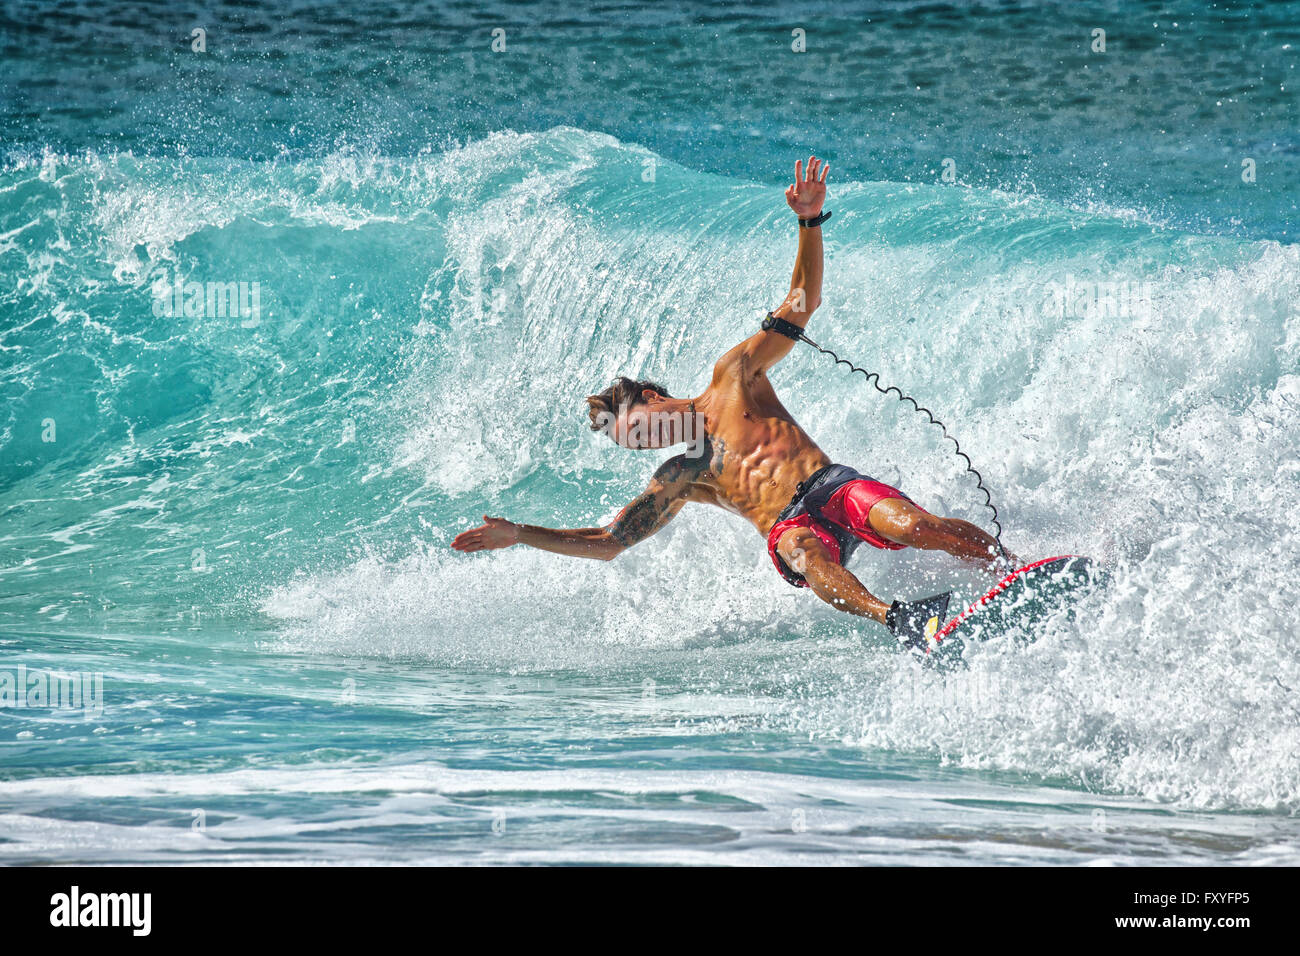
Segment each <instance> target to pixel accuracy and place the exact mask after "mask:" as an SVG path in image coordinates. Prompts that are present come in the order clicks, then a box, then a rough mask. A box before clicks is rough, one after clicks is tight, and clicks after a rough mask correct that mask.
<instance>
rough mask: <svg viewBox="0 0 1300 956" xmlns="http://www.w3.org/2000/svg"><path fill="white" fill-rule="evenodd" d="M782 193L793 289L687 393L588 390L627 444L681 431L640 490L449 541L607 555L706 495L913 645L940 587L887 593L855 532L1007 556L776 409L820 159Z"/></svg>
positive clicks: (776, 551) (839, 602) (838, 601)
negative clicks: (853, 463) (556, 519)
mask: <svg viewBox="0 0 1300 956" xmlns="http://www.w3.org/2000/svg"><path fill="white" fill-rule="evenodd" d="M794 169H795V181H794V183H793V184H791V185H790V186H789V187H788V188H787V189H786V191H785V199H786V202H787V203H788V204H789V205H790V208H791V209H792V210H794V213H795V215H796V216H797V217H798V218H799V251H798V254H797V256H796V258H795V264H794V275H793V276H792V278H791V280H790V292H789V294H788V295H787V296H786V298H785V301H784V302H782V303H781V307H780V308H778V309H777V310H776V311H775V312H773V313H769V317H768V321H767V322H765V323H764V328H763V330H761V331H759V332H757V333H755V334H754V335H752V336H750V337H749V338H747V339H745V341H743V342H741V343H740V344H739V345H737V346H736V347H735V348H733V349H731V351H729V352H727V353H726V354H725V355H723V356H722V358H720V359H719V360H718V362H717V364H716V365H714V367H713V381H712V382H711V383H710V384H709V387H708V389H707V390H705V392H704V394H703V395H700V396H698V397H696V398H691V399H685V398H672V397H670V396H669V394H668V392H667V391H666V390H665V389H664V388H662V387H660V386H658V385H655V384H654V383H653V382H645V381H641V382H638V381H633V380H632V379H628V378H620V379H618V380H616V381H615V382H614V384H613V385H612V386H610V387H609V388H607V389H605V390H604V391H603V392H600V393H599V394H597V395H592V396H590V397H589V398H588V399H587V403H588V406H589V409H588V413H589V416H590V418H591V427H592V428H593V429H594V430H597V431H602V432H604V433H605V434H607V435H608V436H609V437H610V438H612V439H613V440H614V441H615V442H617V443H618V444H619V445H622V446H623V447H625V448H667V447H669V446H671V445H675V444H679V443H682V442H685V443H687V450H686V452H685V453H684V454H680V455H677V456H675V457H673V458H670V459H668V461H666V462H664V463H663V464H662V465H661V466H660V467H659V470H658V471H656V472H655V474H654V477H653V478H651V479H650V484H649V485H648V486H647V488H646V490H645V491H644V492H643V493H642V494H641V495H639V496H638V497H637V498H636V499H635V500H634V501H632V502H631V503H630V504H629V505H628V506H627V507H626V508H624V509H623V510H622V511H620V512H619V514H618V516H617V517H616V518H615V519H614V520H613V521H612V522H610V523H609V524H608V525H607V526H605V527H603V528H577V529H571V530H558V529H552V528H541V527H537V526H535V525H526V524H516V523H514V522H512V521H507V520H506V519H504V518H490V517H488V516H487V515H484V516H483V520H484V524H483V525H481V526H480V527H477V528H473V529H471V530H469V531H465V532H462V533H461V534H459V535H457V536H456V539H455V540H454V541H453V542H452V545H451V546H452V547H453V548H455V549H456V550H458V551H467V552H472V551H485V550H492V549H496V548H508V547H510V546H511V545H514V544H526V545H529V546H530V547H534V548H541V549H542V550H544V551H553V552H555V553H556V554H566V555H571V556H573V557H581V558H597V559H600V560H602V561H608V560H610V559H611V558H614V557H615V556H617V555H619V554H621V553H622V552H623V551H625V550H627V549H628V548H630V547H631V546H632V545H634V544H636V543H637V542H639V541H643V540H645V539H646V538H648V537H650V536H651V535H652V534H654V533H655V532H656V531H658V530H659V529H660V528H662V527H664V525H666V524H667V523H668V522H669V521H671V520H672V518H673V517H674V516H675V515H676V514H677V512H678V511H680V510H681V509H682V506H683V505H685V504H686V503H687V502H689V501H695V502H702V503H705V504H711V505H717V506H719V507H721V508H725V509H727V510H728V511H733V512H735V513H736V514H739V515H741V516H743V517H745V518H747V519H748V520H749V522H750V523H751V524H753V525H754V527H756V528H757V529H758V530H759V532H760V533H761V534H762V535H763V536H764V537H766V538H767V545H768V552H769V554H770V555H771V557H772V561H773V563H774V564H775V565H776V569H777V571H778V572H780V574H781V576H782V577H784V578H785V579H786V580H787V581H789V582H790V583H791V584H794V585H796V586H799V587H808V588H811V589H812V591H813V593H814V594H816V595H817V596H818V597H819V598H821V599H822V600H823V601H825V602H827V603H828V604H830V605H831V606H832V607H834V608H836V609H837V610H840V611H846V612H848V613H850V614H857V615H860V616H862V617H869V618H871V619H872V620H873V621H878V622H879V623H881V624H884V625H886V626H887V627H888V628H889V629H890V631H891V632H893V633H894V634H895V635H896V636H897V637H898V638H899V639H900V640H902V641H904V642H906V643H908V644H912V645H915V646H923V643H924V639H925V637H926V636H927V631H928V634H931V635H932V634H933V633H934V627H935V626H936V622H937V623H939V624H941V623H942V622H943V615H944V614H945V613H946V610H947V603H948V597H949V596H948V595H947V594H942V595H937V596H935V597H933V598H927V599H925V600H922V601H915V602H908V601H894V602H893V603H892V604H887V603H885V602H884V601H882V600H880V599H879V598H877V597H875V596H874V595H873V594H871V592H869V591H868V590H867V589H866V588H865V587H864V586H863V585H862V582H860V581H859V580H858V579H857V578H856V577H854V576H853V575H852V574H850V573H849V571H848V570H847V569H846V568H845V567H844V563H845V561H847V559H848V556H849V553H850V552H851V551H852V549H853V548H855V547H856V546H857V544H858V543H859V542H861V541H866V542H867V543H868V544H871V545H873V546H875V547H877V548H882V549H888V550H899V549H901V548H907V547H911V548H922V549H925V550H938V551H946V552H947V553H949V554H952V555H955V556H956V557H958V558H962V559H965V560H967V561H970V562H974V563H976V564H978V565H979V566H981V567H983V568H986V569H989V570H992V571H997V570H1000V569H1003V568H1006V567H1007V564H1008V562H1012V564H1011V566H1012V567H1014V566H1016V564H1018V562H1016V559H1015V557H1014V556H1013V555H1009V554H999V548H998V543H997V541H996V540H995V539H994V538H993V537H991V536H990V535H988V534H986V533H985V532H983V531H981V530H980V529H979V528H977V527H976V526H975V525H973V524H971V523H970V522H967V521H962V520H959V519H957V518H941V517H939V516H938V515H933V514H930V513H929V512H928V511H926V510H925V509H924V508H922V507H920V506H919V505H917V504H916V503H915V502H913V501H912V500H911V499H909V498H908V497H907V496H906V495H904V494H903V492H901V491H899V490H898V489H897V488H892V487H890V486H889V485H886V484H883V483H882V482H878V481H874V480H872V479H870V478H867V477H865V476H863V475H860V474H858V473H857V472H855V471H854V470H853V469H851V468H848V467H846V466H843V465H833V464H832V463H831V460H830V459H829V458H828V457H827V456H826V454H825V453H824V452H823V451H822V450H821V449H820V448H818V447H817V445H816V443H815V442H814V441H813V440H812V439H811V438H810V437H808V434H807V433H806V432H805V431H804V430H803V429H802V428H800V427H799V425H798V424H796V422H795V420H794V418H793V416H791V414H790V413H789V412H788V411H786V409H785V407H784V406H783V405H782V404H781V401H780V399H778V398H777V397H776V392H775V391H774V390H773V388H772V383H771V382H770V381H769V380H768V377H767V375H768V370H769V369H771V368H772V366H774V365H775V364H776V363H777V362H779V361H781V359H783V358H784V357H785V356H786V355H788V354H789V353H790V351H791V349H793V348H794V344H795V340H794V338H792V337H790V336H797V335H798V334H799V330H802V329H803V328H804V327H805V326H806V325H807V323H808V319H809V318H810V317H811V316H812V314H813V312H814V311H816V309H817V306H818V305H819V304H820V302H821V289H822V230H821V223H822V222H823V221H824V220H825V219H827V218H829V216H830V213H825V214H823V213H822V206H823V204H824V202H825V200H826V175H827V172H828V171H829V169H830V167H829V166H827V165H826V164H825V163H824V162H823V161H822V160H819V159H817V158H816V157H815V156H811V157H809V159H808V166H807V170H806V171H805V170H804V168H803V163H802V162H796V163H795V167H794Z"/></svg>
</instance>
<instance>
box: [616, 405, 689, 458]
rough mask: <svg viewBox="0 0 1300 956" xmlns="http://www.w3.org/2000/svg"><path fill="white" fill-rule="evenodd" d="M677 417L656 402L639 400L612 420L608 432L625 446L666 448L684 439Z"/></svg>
mask: <svg viewBox="0 0 1300 956" xmlns="http://www.w3.org/2000/svg"><path fill="white" fill-rule="evenodd" d="M675 417H677V416H674V415H673V414H672V413H670V412H666V411H663V409H662V407H661V406H660V405H659V404H658V403H657V402H640V403H638V404H636V405H630V406H628V407H626V408H624V409H623V410H622V411H621V412H620V413H619V414H618V416H617V417H616V418H614V419H613V420H612V421H610V422H609V423H608V425H607V426H606V434H607V435H609V437H610V438H612V439H614V441H616V442H617V443H618V444H620V445H622V446H623V447H624V448H667V447H668V446H670V445H673V444H675V443H676V442H678V441H680V440H681V439H680V438H678V437H676V435H677V432H678V431H679V428H678V427H675V425H676V424H677V423H675V422H674V418H675Z"/></svg>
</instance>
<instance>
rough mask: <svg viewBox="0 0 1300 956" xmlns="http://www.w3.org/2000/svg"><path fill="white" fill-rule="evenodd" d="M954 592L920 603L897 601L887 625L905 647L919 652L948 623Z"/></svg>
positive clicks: (889, 615) (887, 619)
mask: <svg viewBox="0 0 1300 956" xmlns="http://www.w3.org/2000/svg"><path fill="white" fill-rule="evenodd" d="M951 599H952V592H951V591H945V592H944V593H943V594H936V595H935V596H934V597H928V598H922V599H921V600H919V601H895V602H894V603H893V604H891V605H890V606H889V612H888V613H887V614H886V615H885V625H886V626H887V627H888V628H889V630H890V632H891V633H892V634H893V635H894V636H895V637H896V638H898V639H899V640H900V641H902V642H903V643H904V644H905V645H907V646H908V647H910V648H913V649H915V650H918V651H924V650H925V649H926V643H927V641H928V640H929V639H930V638H932V637H934V633H935V631H937V630H939V628H941V627H943V625H944V624H946V623H947V621H948V602H949V601H950V600H951Z"/></svg>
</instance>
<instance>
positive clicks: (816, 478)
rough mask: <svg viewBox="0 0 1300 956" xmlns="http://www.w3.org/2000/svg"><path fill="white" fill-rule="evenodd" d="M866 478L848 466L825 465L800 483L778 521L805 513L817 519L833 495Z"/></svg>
mask: <svg viewBox="0 0 1300 956" xmlns="http://www.w3.org/2000/svg"><path fill="white" fill-rule="evenodd" d="M866 477H867V476H866V475H864V474H861V473H860V472H858V471H856V470H855V469H853V468H850V467H849V466H848V465H823V466H822V467H821V468H818V469H817V470H816V471H814V472H813V473H812V474H811V475H809V476H808V477H807V478H805V479H804V480H803V481H801V482H799V484H798V486H797V487H796V488H795V490H794V497H793V498H791V499H790V503H789V504H788V505H786V506H785V509H784V510H783V511H782V512H781V514H780V515H778V516H777V519H776V520H777V521H784V520H786V519H787V518H794V517H797V516H798V515H801V514H804V513H805V512H806V513H808V514H811V515H813V516H814V517H816V516H817V515H818V514H820V512H821V509H822V508H824V507H826V503H827V502H828V501H830V500H831V495H833V494H835V492H837V491H839V490H840V488H842V487H844V486H845V485H847V484H848V483H849V482H850V481H857V480H858V479H860V478H866Z"/></svg>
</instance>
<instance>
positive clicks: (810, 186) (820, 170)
mask: <svg viewBox="0 0 1300 956" xmlns="http://www.w3.org/2000/svg"><path fill="white" fill-rule="evenodd" d="M830 169H831V167H830V164H829V163H824V162H823V161H822V160H820V159H818V158H817V157H816V156H809V157H808V171H807V173H806V174H805V172H804V168H803V161H802V160H798V159H796V160H795V161H794V182H793V183H791V184H790V185H789V186H787V187H786V190H785V201H786V202H788V203H789V204H790V208H791V209H793V210H794V212H795V215H796V216H798V217H799V218H800V219H811V218H813V217H814V216H816V215H818V214H819V213H821V211H822V204H823V203H824V202H826V174H827V173H828V172H830Z"/></svg>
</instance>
